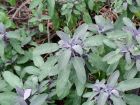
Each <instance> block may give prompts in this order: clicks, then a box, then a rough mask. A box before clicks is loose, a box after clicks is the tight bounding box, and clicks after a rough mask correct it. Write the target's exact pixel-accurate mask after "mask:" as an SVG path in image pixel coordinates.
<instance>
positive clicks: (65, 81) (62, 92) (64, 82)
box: [56, 65, 71, 98]
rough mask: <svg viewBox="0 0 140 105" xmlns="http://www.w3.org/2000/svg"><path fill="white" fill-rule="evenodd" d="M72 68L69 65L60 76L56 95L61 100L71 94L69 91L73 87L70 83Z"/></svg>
mask: <svg viewBox="0 0 140 105" xmlns="http://www.w3.org/2000/svg"><path fill="white" fill-rule="evenodd" d="M70 68H71V67H70V65H69V66H67V68H65V69H62V70H61V71H60V73H59V74H58V79H57V84H56V93H57V96H58V97H60V98H64V97H65V96H66V95H67V94H68V93H69V89H70V87H71V86H70V83H69V75H70V71H71V70H70Z"/></svg>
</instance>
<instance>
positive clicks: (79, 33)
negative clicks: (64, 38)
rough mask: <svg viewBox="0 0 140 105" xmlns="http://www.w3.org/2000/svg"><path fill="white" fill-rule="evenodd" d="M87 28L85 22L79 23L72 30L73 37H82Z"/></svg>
mask: <svg viewBox="0 0 140 105" xmlns="http://www.w3.org/2000/svg"><path fill="white" fill-rule="evenodd" d="M87 30H88V25H87V24H86V23H84V24H82V25H80V26H79V27H78V28H77V29H76V30H75V32H74V35H73V36H74V37H81V38H83V37H84V35H85V34H86V32H87Z"/></svg>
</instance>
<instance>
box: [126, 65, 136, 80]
mask: <svg viewBox="0 0 140 105" xmlns="http://www.w3.org/2000/svg"><path fill="white" fill-rule="evenodd" d="M137 72H138V71H137V69H136V67H133V68H132V69H131V70H129V71H126V73H125V75H124V78H126V79H133V78H134V77H135V76H136V74H137Z"/></svg>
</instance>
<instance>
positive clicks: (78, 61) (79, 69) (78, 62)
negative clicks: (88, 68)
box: [72, 57, 86, 84]
mask: <svg viewBox="0 0 140 105" xmlns="http://www.w3.org/2000/svg"><path fill="white" fill-rule="evenodd" d="M72 63H73V66H74V69H75V71H76V74H77V78H78V80H79V81H80V82H81V83H82V84H85V83H86V72H85V67H84V65H85V64H84V62H83V59H82V58H80V57H74V58H73V59H72Z"/></svg>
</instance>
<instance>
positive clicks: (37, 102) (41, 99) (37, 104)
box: [30, 93, 48, 105]
mask: <svg viewBox="0 0 140 105" xmlns="http://www.w3.org/2000/svg"><path fill="white" fill-rule="evenodd" d="M47 97H48V94H45V93H44V94H39V95H35V96H34V97H33V98H32V99H31V103H30V105H43V104H44V103H45V102H46V99H47Z"/></svg>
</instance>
